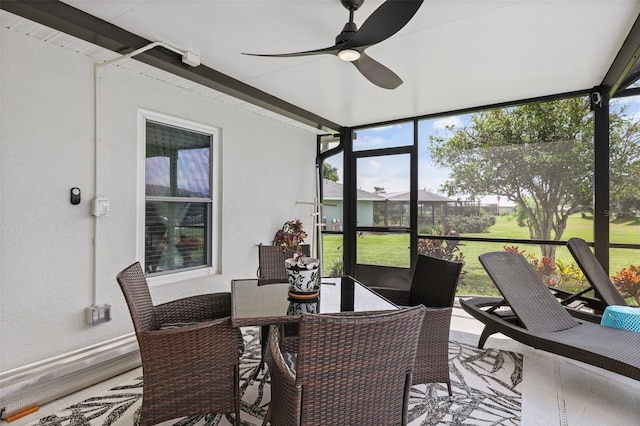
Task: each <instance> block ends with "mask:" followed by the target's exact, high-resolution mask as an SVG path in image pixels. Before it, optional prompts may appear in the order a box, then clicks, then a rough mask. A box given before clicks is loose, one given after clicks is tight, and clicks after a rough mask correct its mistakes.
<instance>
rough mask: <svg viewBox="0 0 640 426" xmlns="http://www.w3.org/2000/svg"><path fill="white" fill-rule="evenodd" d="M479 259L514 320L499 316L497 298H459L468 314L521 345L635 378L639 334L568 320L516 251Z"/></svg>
mask: <svg viewBox="0 0 640 426" xmlns="http://www.w3.org/2000/svg"><path fill="white" fill-rule="evenodd" d="M479 259H480V263H481V264H482V266H483V267H484V268H485V270H486V271H487V273H488V274H489V276H490V277H491V279H492V280H493V282H494V284H495V285H496V287H497V288H498V290H499V291H500V294H501V295H502V296H503V298H504V302H505V303H506V304H507V305H508V307H509V310H510V311H512V312H513V313H514V314H515V319H509V320H505V319H504V318H502V317H501V316H500V315H499V312H497V311H499V308H495V306H496V304H497V303H498V302H499V301H500V299H499V298H487V297H479V298H472V299H467V300H460V305H461V306H462V308H463V309H464V310H465V311H466V312H468V313H469V314H470V315H471V316H473V317H474V318H476V319H477V320H478V321H481V322H482V323H484V324H485V325H486V327H488V328H490V329H491V330H492V331H493V332H499V333H502V334H504V335H506V336H508V337H510V338H512V339H514V340H516V341H518V342H520V343H523V344H525V345H528V346H532V347H534V348H536V349H540V350H543V351H546V352H550V353H553V354H556V355H561V356H564V357H567V358H571V359H575V360H577V361H581V362H584V363H587V364H590V365H594V366H596V367H600V368H603V369H605V370H608V371H612V372H615V373H618V374H621V375H623V376H627V377H630V378H632V379H635V380H640V357H639V356H638V350H639V348H640V333H636V332H633V331H627V330H621V329H617V328H612V327H606V326H602V325H600V324H595V323H591V322H587V321H581V320H578V319H576V318H573V317H572V316H571V315H569V313H568V312H567V310H566V309H565V308H564V307H563V306H562V305H561V304H560V303H559V302H558V301H557V300H556V298H555V297H554V295H553V294H551V292H549V289H548V288H547V287H546V286H545V284H544V282H543V281H542V279H541V278H540V277H539V276H538V275H537V274H536V272H535V270H534V269H533V267H532V266H531V265H530V264H529V262H527V260H526V258H525V257H524V256H522V255H521V254H520V253H515V252H493V253H485V254H483V255H481V256H480V257H479ZM487 308H488V309H487ZM483 345H484V341H482V339H481V341H480V344H479V345H478V347H482V346H483Z"/></svg>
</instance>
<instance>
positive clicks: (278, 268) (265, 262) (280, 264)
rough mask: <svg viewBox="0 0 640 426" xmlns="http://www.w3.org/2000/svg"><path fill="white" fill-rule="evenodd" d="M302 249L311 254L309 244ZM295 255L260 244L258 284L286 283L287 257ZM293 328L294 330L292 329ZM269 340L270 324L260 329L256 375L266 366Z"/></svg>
mask: <svg viewBox="0 0 640 426" xmlns="http://www.w3.org/2000/svg"><path fill="white" fill-rule="evenodd" d="M300 251H301V252H302V253H304V255H305V256H310V253H311V247H310V246H309V244H302V245H301V246H300ZM290 257H293V254H292V253H291V252H288V251H283V250H282V247H280V246H275V245H265V244H258V271H257V275H258V285H265V284H275V283H286V282H288V280H289V278H288V275H287V269H286V268H285V266H284V261H285V259H289V258H290ZM288 330H289V331H290V332H292V333H295V327H289V328H288ZM292 330H293V331H292ZM268 340H269V326H268V325H265V326H262V327H261V329H260V345H261V347H262V358H261V361H260V364H259V365H258V368H257V369H256V373H255V374H256V375H257V374H258V372H259V371H260V370H262V368H263V366H264V355H265V353H266V351H267V342H268Z"/></svg>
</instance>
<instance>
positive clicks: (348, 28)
mask: <svg viewBox="0 0 640 426" xmlns="http://www.w3.org/2000/svg"><path fill="white" fill-rule="evenodd" d="M357 32H358V26H357V25H356V24H354V23H353V22H347V23H346V24H344V28H343V29H342V32H341V33H340V34H338V35H337V36H336V45H338V44H342V43H344V42H347V41H349V40H351V38H352V37H353V36H354V35H355V34H356V33H357Z"/></svg>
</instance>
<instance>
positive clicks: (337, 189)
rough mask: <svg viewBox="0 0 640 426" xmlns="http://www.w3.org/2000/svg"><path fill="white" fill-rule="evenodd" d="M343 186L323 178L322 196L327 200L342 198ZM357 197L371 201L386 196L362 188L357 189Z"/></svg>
mask: <svg viewBox="0 0 640 426" xmlns="http://www.w3.org/2000/svg"><path fill="white" fill-rule="evenodd" d="M342 188H343V185H342V184H341V183H338V182H334V181H332V180H328V179H323V186H322V198H324V199H325V200H342ZM356 195H357V199H358V200H359V201H362V200H371V201H384V198H382V197H380V196H379V195H377V194H375V193H373V192H367V191H363V190H362V189H358V190H356Z"/></svg>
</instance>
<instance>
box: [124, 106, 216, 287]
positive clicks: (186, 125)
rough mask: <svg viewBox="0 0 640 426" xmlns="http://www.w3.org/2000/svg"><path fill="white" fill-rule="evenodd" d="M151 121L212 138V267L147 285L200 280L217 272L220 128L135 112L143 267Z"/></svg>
mask: <svg viewBox="0 0 640 426" xmlns="http://www.w3.org/2000/svg"><path fill="white" fill-rule="evenodd" d="M147 121H154V122H157V123H161V124H166V125H168V126H174V127H179V128H183V129H186V130H192V131H195V132H199V133H205V134H208V135H211V165H210V167H211V188H210V189H211V223H210V224H209V225H210V226H209V231H210V233H211V234H210V236H209V237H210V241H211V247H209V249H210V250H211V266H209V267H204V268H198V269H193V270H184V271H182V270H176V271H172V272H168V273H166V274H162V275H156V276H150V277H148V279H147V280H148V282H149V284H153V285H159V284H168V283H175V282H178V281H184V280H190V279H196V278H202V277H206V276H209V275H214V274H219V273H220V246H221V244H220V236H221V233H220V214H221V213H220V207H221V200H220V194H221V191H220V181H221V177H222V161H221V158H220V153H221V149H220V129H219V128H216V127H213V126H209V125H206V124H202V123H197V122H194V121H189V120H185V119H182V118H177V117H172V116H170V115H166V114H162V113H159V112H155V111H150V110H145V109H138V191H137V200H138V205H137V219H136V229H137V232H136V236H137V237H136V253H137V255H138V259H139V261H140V263H141V264H142V265H143V267H144V259H145V253H144V250H145V244H144V243H145V222H146V217H145V210H146V207H145V206H146V186H145V160H146V148H147V141H146V123H147Z"/></svg>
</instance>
